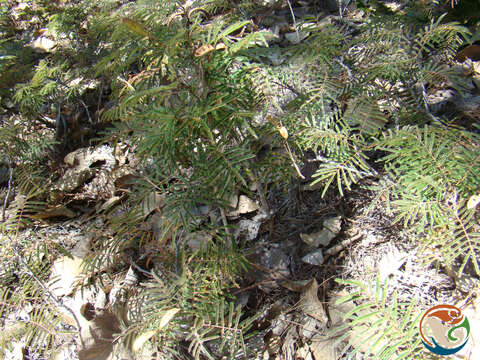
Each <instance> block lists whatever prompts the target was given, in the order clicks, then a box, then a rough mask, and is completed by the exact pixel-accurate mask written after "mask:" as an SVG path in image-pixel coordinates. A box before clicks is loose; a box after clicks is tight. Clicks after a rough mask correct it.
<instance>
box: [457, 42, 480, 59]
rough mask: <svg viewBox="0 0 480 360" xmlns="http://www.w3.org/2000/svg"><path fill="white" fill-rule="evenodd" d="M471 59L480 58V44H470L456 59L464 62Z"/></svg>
mask: <svg viewBox="0 0 480 360" xmlns="http://www.w3.org/2000/svg"><path fill="white" fill-rule="evenodd" d="M467 58H468V59H471V60H472V61H479V60H480V45H469V46H467V47H466V48H465V49H463V50H462V51H460V52H459V53H458V54H457V56H455V59H456V60H458V61H460V62H464V61H465V60H467Z"/></svg>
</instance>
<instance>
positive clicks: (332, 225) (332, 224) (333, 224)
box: [323, 216, 342, 234]
mask: <svg viewBox="0 0 480 360" xmlns="http://www.w3.org/2000/svg"><path fill="white" fill-rule="evenodd" d="M323 226H324V227H325V228H326V229H328V230H330V231H331V232H332V233H334V234H338V233H339V232H340V230H341V229H342V217H341V216H335V217H331V218H328V219H325V220H323Z"/></svg>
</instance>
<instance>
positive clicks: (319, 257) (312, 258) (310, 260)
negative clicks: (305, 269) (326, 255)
mask: <svg viewBox="0 0 480 360" xmlns="http://www.w3.org/2000/svg"><path fill="white" fill-rule="evenodd" d="M302 261H303V262H304V263H307V264H310V265H321V264H323V253H322V250H321V249H317V250H315V251H312V252H311V253H308V254H307V255H305V256H304V257H302Z"/></svg>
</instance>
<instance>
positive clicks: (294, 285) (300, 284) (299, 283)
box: [280, 280, 310, 292]
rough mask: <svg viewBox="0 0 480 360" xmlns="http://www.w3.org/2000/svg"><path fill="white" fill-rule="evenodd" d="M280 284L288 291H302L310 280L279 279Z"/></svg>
mask: <svg viewBox="0 0 480 360" xmlns="http://www.w3.org/2000/svg"><path fill="white" fill-rule="evenodd" d="M280 285H281V286H283V287H284V288H286V289H288V290H290V291H295V292H302V291H303V290H304V289H305V286H307V285H310V281H309V280H296V281H292V280H284V281H280Z"/></svg>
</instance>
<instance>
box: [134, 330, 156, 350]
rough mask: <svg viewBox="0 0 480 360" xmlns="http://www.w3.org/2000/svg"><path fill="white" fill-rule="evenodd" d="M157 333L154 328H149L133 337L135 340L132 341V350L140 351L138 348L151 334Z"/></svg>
mask: <svg viewBox="0 0 480 360" xmlns="http://www.w3.org/2000/svg"><path fill="white" fill-rule="evenodd" d="M156 333H157V331H156V330H150V331H147V332H144V333H143V334H141V335H140V336H137V338H136V339H135V341H134V342H133V345H132V350H133V351H134V352H138V351H140V349H141V348H142V347H143V345H144V344H145V343H146V342H147V341H148V340H150V339H151V338H152V336H153V335H155V334H156Z"/></svg>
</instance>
